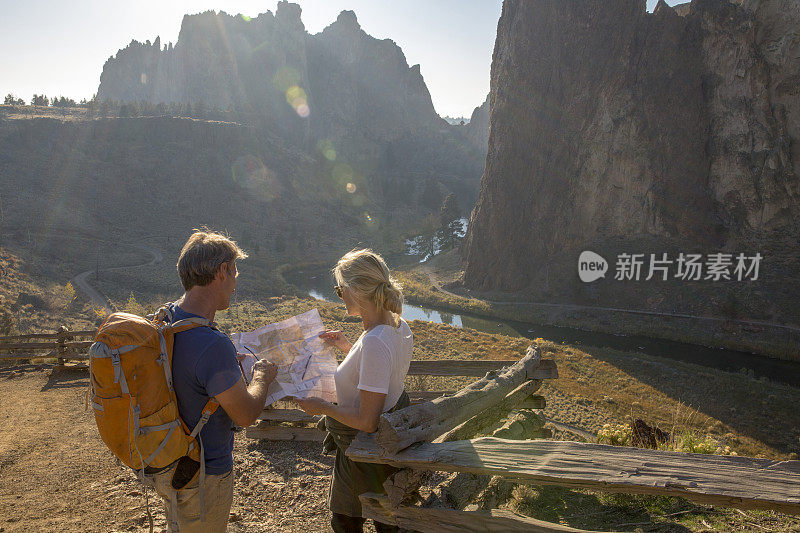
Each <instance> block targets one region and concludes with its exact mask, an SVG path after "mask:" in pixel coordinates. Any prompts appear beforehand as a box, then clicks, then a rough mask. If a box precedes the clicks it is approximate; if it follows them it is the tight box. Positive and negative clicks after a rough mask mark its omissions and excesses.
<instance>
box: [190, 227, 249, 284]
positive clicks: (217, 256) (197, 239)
mask: <svg viewBox="0 0 800 533" xmlns="http://www.w3.org/2000/svg"><path fill="white" fill-rule="evenodd" d="M246 257H247V254H246V253H245V252H244V250H242V249H241V248H239V246H238V245H237V244H236V243H235V242H234V241H233V239H231V238H230V237H228V236H227V235H223V234H222V233H217V232H214V231H210V230H207V229H202V230H197V229H196V230H194V233H192V235H191V237H189V240H188V241H186V244H184V245H183V249H182V250H181V256H180V257H179V258H178V276H180V278H181V284H182V285H183V288H184V289H185V290H187V291H188V290H189V289H191V288H192V287H195V286H200V287H203V286H205V285H208V284H209V283H211V281H212V280H213V279H214V276H216V274H217V271H218V270H219V267H220V266H221V265H222V264H223V263H228V262H231V261H234V260H236V259H245V258H246Z"/></svg>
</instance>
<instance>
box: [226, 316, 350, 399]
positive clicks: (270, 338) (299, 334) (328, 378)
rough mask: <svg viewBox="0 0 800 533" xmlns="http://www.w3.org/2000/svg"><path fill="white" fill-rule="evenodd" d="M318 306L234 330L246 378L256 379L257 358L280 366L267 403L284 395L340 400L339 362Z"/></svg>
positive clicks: (235, 342)
mask: <svg viewBox="0 0 800 533" xmlns="http://www.w3.org/2000/svg"><path fill="white" fill-rule="evenodd" d="M324 331H325V328H324V327H323V325H322V319H321V318H320V316H319V311H317V309H312V310H310V311H307V312H305V313H302V314H300V315H297V316H293V317H291V318H287V319H286V320H282V321H281V322H275V323H273V324H267V325H266V326H262V327H260V328H258V329H256V330H254V331H250V332H244V333H234V334H232V335H231V340H232V341H233V344H234V345H235V346H236V350H237V351H238V352H239V354H246V356H245V358H244V360H243V361H242V369H243V370H244V373H245V378H246V379H247V380H248V381H249V380H250V379H251V378H252V369H253V365H254V364H255V362H256V360H258V359H267V360H269V361H272V362H274V363H275V364H277V365H278V376H277V377H276V378H275V381H273V382H272V385H270V388H269V395H268V396H267V400H266V405H270V404H272V403H274V402H276V401H278V400H280V399H282V398H286V397H287V396H292V397H295V398H320V399H322V400H325V401H328V402H335V401H336V385H335V383H334V380H333V374H334V372H336V367H337V365H338V363H337V361H336V357H335V356H334V354H333V350H332V348H331V347H330V346H328V345H326V344H325V342H324V341H323V340H322V339H321V338H320V337H319V334H320V333H322V332H324Z"/></svg>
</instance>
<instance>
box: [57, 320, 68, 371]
mask: <svg viewBox="0 0 800 533" xmlns="http://www.w3.org/2000/svg"><path fill="white" fill-rule="evenodd" d="M68 332H69V329H67V327H66V326H59V327H58V338H57V339H56V353H57V354H58V366H57V367H56V368H58V369H63V368H64V366H65V364H66V362H67V360H66V355H67V349H66V347H65V346H64V343H65V342H66V341H67V333H68Z"/></svg>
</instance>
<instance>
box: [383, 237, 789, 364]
mask: <svg viewBox="0 0 800 533" xmlns="http://www.w3.org/2000/svg"><path fill="white" fill-rule="evenodd" d="M460 274H461V270H460V264H459V262H458V258H457V255H456V252H455V251H451V252H447V253H445V254H442V255H441V256H437V257H435V258H433V259H432V260H430V261H428V262H427V263H426V264H425V265H415V264H409V265H406V266H404V267H403V268H401V269H399V270H395V271H394V275H395V277H397V278H398V279H399V280H400V281H401V282H402V283H403V287H404V291H403V292H404V295H405V296H406V297H407V299H408V301H409V302H411V303H414V304H418V305H426V306H429V307H436V308H440V309H446V310H448V311H451V312H454V313H468V314H474V315H478V316H482V317H487V318H499V319H504V320H514V321H517V322H529V323H531V324H543V325H548V326H560V327H568V328H575V329H582V330H587V331H595V332H599V333H611V334H615V335H625V336H643V337H650V338H658V339H665V340H670V341H676V342H682V343H687V344H696V345H700V346H707V347H711V348H724V349H729V350H736V351H742V352H748V353H753V354H757V355H762V356H765V357H771V358H776V359H783V360H787V361H800V332H798V331H795V330H793V329H787V328H775V327H768V326H764V325H758V324H750V325H747V324H737V323H735V322H734V321H720V320H712V319H696V318H687V317H681V316H674V317H671V316H665V315H657V314H646V313H635V312H625V311H619V310H611V309H608V308H596V309H592V308H589V307H583V306H570V305H563V306H561V305H552V304H532V303H524V302H519V303H515V302H512V301H508V299H509V298H510V297H509V296H508V295H484V294H482V295H481V298H477V297H474V296H472V295H470V294H468V293H467V292H465V291H464V290H463V289H462V288H460V285H459V276H460ZM484 297H486V298H491V299H483V298H484ZM500 297H502V298H504V300H503V303H502V304H498V303H493V301H496V300H493V299H494V298H497V299H499V298H500Z"/></svg>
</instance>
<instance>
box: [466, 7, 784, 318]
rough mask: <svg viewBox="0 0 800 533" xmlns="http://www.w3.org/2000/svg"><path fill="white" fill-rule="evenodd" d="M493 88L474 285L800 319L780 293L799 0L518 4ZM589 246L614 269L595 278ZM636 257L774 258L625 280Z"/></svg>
mask: <svg viewBox="0 0 800 533" xmlns="http://www.w3.org/2000/svg"><path fill="white" fill-rule="evenodd" d="M490 100H491V133H490V137H489V152H488V157H487V162H486V168H485V172H484V176H483V179H482V182H481V190H480V194H479V199H478V202H477V205H476V206H475V208H474V210H473V212H472V215H471V220H470V228H469V233H468V237H467V239H468V240H467V248H466V256H467V266H466V270H465V274H464V282H465V284H466V285H467V286H468V287H470V288H472V289H479V290H483V291H517V290H523V291H525V292H526V293H527V294H529V295H530V296H534V297H540V298H546V299H549V300H550V301H553V300H558V301H562V302H569V301H573V302H584V303H593V304H595V305H598V304H599V305H612V304H614V305H624V306H629V307H634V308H650V309H661V310H666V309H669V310H677V309H683V310H692V311H698V310H703V311H706V312H710V313H714V314H716V315H718V314H719V312H720V306H721V304H720V302H722V301H728V302H730V301H731V298H734V299H738V301H739V302H740V304H739V305H740V308H739V310H738V311H736V312H735V314H739V315H742V314H744V315H752V316H766V317H772V318H775V319H777V318H781V317H784V318H785V317H788V316H789V314H791V315H793V316H795V317H796V316H797V313H796V312H794V311H791V312H790V311H789V310H788V308H789V307H792V306H791V305H790V303H789V300H784V299H783V297H784V296H786V294H785V293H784V291H783V290H782V289H781V287H782V286H785V285H786V283H787V282H788V281H789V280H792V279H793V276H796V275H797V274H798V273H800V267H798V264H797V260H796V258H797V256H798V251H799V250H800V248H799V247H798V237H799V236H800V1H798V0H752V1H750V0H748V1H741V2H728V1H724V0H694V1H693V2H691V4H685V5H682V6H679V8H678V9H677V10H676V9H674V8H671V7H669V6H668V5H667V4H666V3H665V2H663V1H661V2H660V3H659V4H658V6H657V7H656V9H655V11H654V12H653V13H647V12H646V10H645V2H644V0H584V1H580V2H573V1H568V2H564V1H562V0H505V2H504V5H503V12H502V16H501V19H500V22H499V24H498V36H497V41H496V45H495V50H494V56H493V62H492V73H491V94H490ZM582 250H593V251H595V252H597V253H600V254H601V255H603V256H604V257H605V258H606V259H607V260H608V261H609V263H610V270H611V272H610V274H609V275H607V276H606V279H600V280H598V281H596V282H594V283H593V284H586V283H581V282H580V281H579V280H578V271H577V262H578V255H579V254H580V252H581V251H582ZM765 250H766V252H765ZM623 252H627V253H645V254H649V253H658V254H659V257H660V254H661V253H662V252H670V256H671V257H672V258H673V259H674V257H675V256H677V254H678V253H679V252H687V253H689V252H698V253H706V254H708V253H714V252H729V253H735V252H748V253H756V252H760V253H761V254H762V255H764V256H765V258H764V263H763V265H762V277H761V278H760V280H759V282H758V283H755V282H753V283H751V284H749V285H746V284H743V283H739V284H736V285H734V284H714V283H712V282H705V284H704V283H703V281H697V282H686V281H683V282H681V283H680V284H679V285H675V284H674V283H673V284H672V285H670V284H669V283H668V282H664V284H661V285H659V284H658V283H657V282H648V283H645V282H643V281H640V282H638V284H637V283H635V282H631V283H624V282H617V283H616V284H615V282H614V280H613V279H611V278H613V271H614V259H615V257H616V255H617V254H619V253H623ZM645 274H646V272H645ZM792 284H793V285H795V284H794V283H792ZM790 290H792V291H794V289H790ZM795 292H796V291H795ZM734 293H735V297H732V296H731V294H734ZM793 294H794V293H793ZM778 295H780V297H778ZM773 296H775V297H773ZM798 296H800V295H798V294H794V296H793V297H798ZM744 301H746V302H747V303H746V304H742V303H741V302H744ZM794 307H796V306H794Z"/></svg>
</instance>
